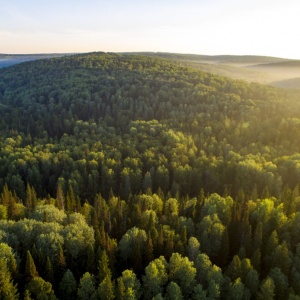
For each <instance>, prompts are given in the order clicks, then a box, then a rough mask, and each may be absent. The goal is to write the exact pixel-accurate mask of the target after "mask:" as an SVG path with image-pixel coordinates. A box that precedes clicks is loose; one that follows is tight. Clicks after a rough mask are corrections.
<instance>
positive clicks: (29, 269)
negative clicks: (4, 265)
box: [25, 250, 39, 282]
mask: <svg viewBox="0 0 300 300" xmlns="http://www.w3.org/2000/svg"><path fill="white" fill-rule="evenodd" d="M38 276H39V274H38V272H37V270H36V266H35V263H34V261H33V258H32V256H31V253H30V251H29V250H27V255H26V265H25V281H26V282H29V281H30V280H31V279H33V278H35V277H38Z"/></svg>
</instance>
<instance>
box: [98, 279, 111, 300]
mask: <svg viewBox="0 0 300 300" xmlns="http://www.w3.org/2000/svg"><path fill="white" fill-rule="evenodd" d="M97 292H98V296H99V298H100V299H101V300H113V299H115V289H114V284H113V282H112V280H111V276H110V275H106V276H105V278H104V279H103V280H102V282H101V283H100V285H99V287H98V290H97Z"/></svg>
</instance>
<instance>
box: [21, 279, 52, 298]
mask: <svg viewBox="0 0 300 300" xmlns="http://www.w3.org/2000/svg"><path fill="white" fill-rule="evenodd" d="M27 290H28V291H29V292H30V294H31V295H33V296H34V297H35V298H36V299H41V300H42V299H49V300H55V299H56V297H55V295H54V291H53V290H52V285H51V283H50V282H47V281H45V280H44V279H43V278H41V277H34V278H32V279H31V280H30V282H29V283H28V284H27Z"/></svg>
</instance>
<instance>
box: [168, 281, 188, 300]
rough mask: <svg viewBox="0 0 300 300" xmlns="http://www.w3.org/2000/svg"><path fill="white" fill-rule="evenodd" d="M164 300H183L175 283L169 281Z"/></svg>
mask: <svg viewBox="0 0 300 300" xmlns="http://www.w3.org/2000/svg"><path fill="white" fill-rule="evenodd" d="M165 299H167V300H182V299H184V298H183V296H182V293H181V289H180V287H179V286H178V284H177V283H176V282H173V281H171V282H170V283H169V284H168V286H167V290H166V295H165Z"/></svg>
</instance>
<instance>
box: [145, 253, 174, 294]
mask: <svg viewBox="0 0 300 300" xmlns="http://www.w3.org/2000/svg"><path fill="white" fill-rule="evenodd" d="M167 265H168V264H167V261H166V260H165V258H164V257H163V256H161V257H160V258H157V259H155V260H153V261H151V262H150V263H149V265H148V266H147V267H146V269H145V276H143V283H144V284H143V288H144V294H145V298H146V299H152V297H154V296H156V295H157V294H160V293H163V288H164V286H165V284H166V283H167V281H168V275H167V270H166V268H167Z"/></svg>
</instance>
